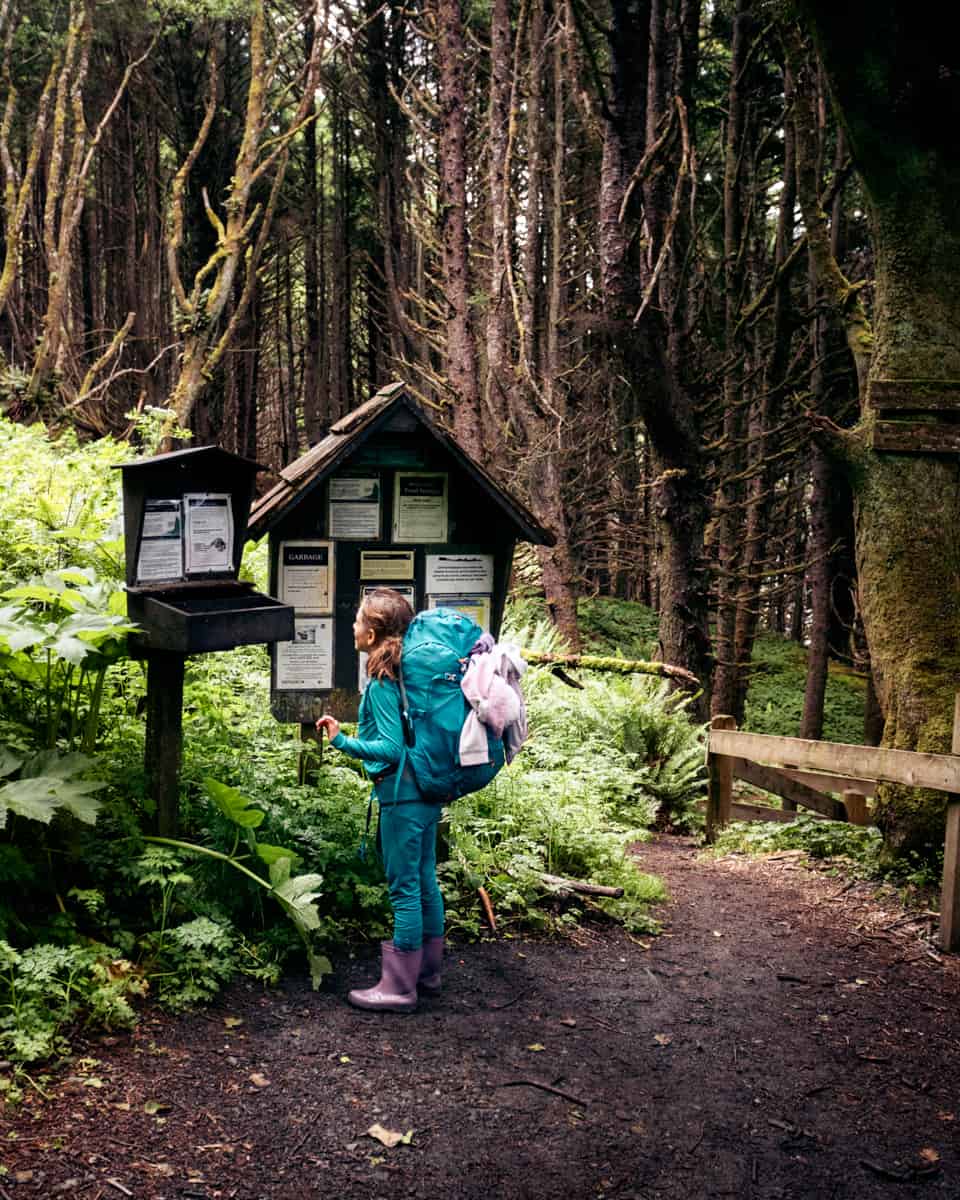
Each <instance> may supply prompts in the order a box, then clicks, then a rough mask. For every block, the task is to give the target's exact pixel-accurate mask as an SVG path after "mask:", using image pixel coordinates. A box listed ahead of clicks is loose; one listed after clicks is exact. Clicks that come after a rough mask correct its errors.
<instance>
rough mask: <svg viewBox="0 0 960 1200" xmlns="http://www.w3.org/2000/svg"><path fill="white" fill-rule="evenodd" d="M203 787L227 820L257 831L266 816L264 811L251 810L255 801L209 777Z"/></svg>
mask: <svg viewBox="0 0 960 1200" xmlns="http://www.w3.org/2000/svg"><path fill="white" fill-rule="evenodd" d="M203 786H204V788H205V789H206V792H207V795H208V796H209V797H210V799H211V800H212V801H213V802H214V804H216V806H217V808H219V809H220V811H221V812H222V813H223V815H224V816H225V817H226V818H227V820H228V821H232V822H233V823H234V825H239V826H240V828H241V829H256V828H257V826H258V825H260V824H261V823H262V821H263V819H264V817H265V816H266V813H265V812H264V811H263V810H262V809H260V808H251V807H250V806H251V805H252V803H253V801H252V800H248V799H247V797H246V796H244V795H242V794H241V793H240V792H239V791H237V789H236V788H233V787H229V786H228V785H227V784H225V783H220V781H219V780H217V779H211V778H210V777H209V776H208V777H207V778H206V779H204V781H203Z"/></svg>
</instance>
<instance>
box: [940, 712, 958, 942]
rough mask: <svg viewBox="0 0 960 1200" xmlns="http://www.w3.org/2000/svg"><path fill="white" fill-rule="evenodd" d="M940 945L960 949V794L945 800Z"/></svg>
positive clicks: (955, 729)
mask: <svg viewBox="0 0 960 1200" xmlns="http://www.w3.org/2000/svg"><path fill="white" fill-rule="evenodd" d="M950 749H951V752H952V753H953V754H960V692H958V693H957V696H956V698H955V700H954V706H953V745H952V746H951V747H950ZM940 946H941V948H942V949H943V950H945V951H946V952H947V953H948V954H949V953H952V952H953V951H954V950H960V796H957V795H954V794H952V793H951V794H950V797H949V800H948V803H947V839H946V843H945V844H944V847H943V886H942V887H941V889H940Z"/></svg>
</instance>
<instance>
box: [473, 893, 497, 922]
mask: <svg viewBox="0 0 960 1200" xmlns="http://www.w3.org/2000/svg"><path fill="white" fill-rule="evenodd" d="M477 895H478V896H479V897H480V907H481V908H482V909H483V915H484V917H485V918H486V921H487V924H488V925H489V926H490V932H491V933H496V932H497V918H496V917H495V916H494V915H493V905H492V904H491V903H490V896H489V894H488V892H487V889H486V888H483V887H478V888H477Z"/></svg>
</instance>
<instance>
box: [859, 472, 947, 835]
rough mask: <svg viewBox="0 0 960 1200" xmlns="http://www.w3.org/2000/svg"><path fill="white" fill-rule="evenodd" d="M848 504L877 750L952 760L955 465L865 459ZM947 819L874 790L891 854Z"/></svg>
mask: <svg viewBox="0 0 960 1200" xmlns="http://www.w3.org/2000/svg"><path fill="white" fill-rule="evenodd" d="M855 504H856V515H857V566H858V571H859V577H860V600H861V606H862V612H863V620H864V626H865V629H866V633H867V639H868V641H869V644H870V657H871V661H872V663H873V670H874V679H875V684H876V688H877V695H878V698H879V700H880V704H881V707H882V709H883V712H884V715H885V718H886V721H885V726H884V736H883V745H885V746H891V747H893V748H895V749H898V750H921V751H930V752H934V753H941V754H943V753H949V752H950V745H951V730H952V722H953V706H954V693H955V692H956V691H957V688H958V686H960V539H958V537H957V530H958V529H960V468H958V465H957V462H956V460H955V459H953V458H950V459H948V458H944V459H940V460H933V461H931V460H930V459H926V458H920V457H908V456H906V455H885V454H873V455H870V457H869V460H868V461H867V462H866V464H865V466H864V469H863V471H862V472H861V473H860V475H859V479H858V486H857V491H856V499H855ZM944 814H945V800H944V797H943V796H942V795H940V794H937V793H932V792H925V791H917V790H915V789H912V788H908V787H905V786H902V785H893V784H885V785H882V786H881V788H880V789H879V792H878V795H877V821H878V824H879V825H880V827H881V829H882V830H883V832H884V834H885V839H886V842H887V845H888V848H889V850H890V852H891V853H893V854H895V855H904V854H908V853H911V852H914V853H920V854H924V855H927V854H928V853H929V851H930V850H931V849H935V848H937V847H939V846H942V844H943V831H944Z"/></svg>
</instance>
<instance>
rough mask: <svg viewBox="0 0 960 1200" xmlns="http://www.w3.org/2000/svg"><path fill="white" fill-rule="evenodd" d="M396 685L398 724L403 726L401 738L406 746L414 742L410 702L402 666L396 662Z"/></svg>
mask: <svg viewBox="0 0 960 1200" xmlns="http://www.w3.org/2000/svg"><path fill="white" fill-rule="evenodd" d="M397 686H398V687H399V689H400V724H401V725H402V726H403V740H404V741H405V742H406V744H407V745H408V746H413V745H415V744H416V740H417V739H416V736H415V734H414V732H413V723H412V722H411V720H410V704H409V702H408V700H407V689H406V686H405V684H404V682H403V668H402V667H401V666H400V664H399V663H397Z"/></svg>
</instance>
